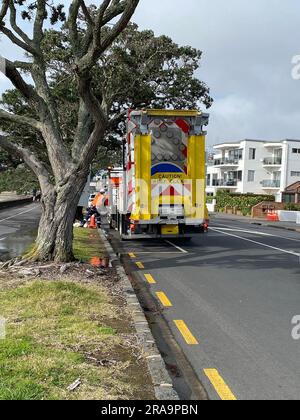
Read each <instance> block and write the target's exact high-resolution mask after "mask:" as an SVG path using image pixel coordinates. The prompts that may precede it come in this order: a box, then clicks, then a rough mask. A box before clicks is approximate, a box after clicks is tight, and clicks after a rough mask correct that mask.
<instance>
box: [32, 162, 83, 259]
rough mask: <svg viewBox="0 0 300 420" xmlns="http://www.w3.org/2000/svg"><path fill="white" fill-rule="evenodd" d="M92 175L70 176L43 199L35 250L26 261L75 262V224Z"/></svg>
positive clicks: (77, 174)
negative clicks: (80, 201)
mask: <svg viewBox="0 0 300 420" xmlns="http://www.w3.org/2000/svg"><path fill="white" fill-rule="evenodd" d="M88 173H89V172H88V171H86V170H85V171H82V172H76V173H73V174H71V175H70V176H69V178H68V179H67V182H66V183H65V184H64V185H63V186H60V187H54V186H52V187H49V186H48V188H47V192H46V193H45V194H43V198H42V216H41V220H40V224H39V231H38V237H37V240H36V244H35V247H34V249H33V251H32V252H30V254H28V255H27V256H26V258H29V259H32V260H34V261H53V260H54V261H56V262H71V261H73V260H74V255H73V223H74V218H75V214H76V209H77V205H78V202H79V200H80V197H81V194H82V192H83V190H84V187H85V184H86V182H87V178H88Z"/></svg>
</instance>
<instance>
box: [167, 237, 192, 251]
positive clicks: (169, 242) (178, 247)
mask: <svg viewBox="0 0 300 420" xmlns="http://www.w3.org/2000/svg"><path fill="white" fill-rule="evenodd" d="M165 242H166V243H167V244H169V245H172V246H173V247H174V248H176V249H178V251H180V252H182V253H183V254H188V251H186V250H185V249H183V248H180V246H178V245H175V244H173V242H171V241H167V240H165Z"/></svg>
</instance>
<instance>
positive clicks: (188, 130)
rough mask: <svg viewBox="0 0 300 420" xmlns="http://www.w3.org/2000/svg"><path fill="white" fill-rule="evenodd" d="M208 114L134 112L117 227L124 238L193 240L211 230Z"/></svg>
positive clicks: (121, 173) (117, 206)
mask: <svg viewBox="0 0 300 420" xmlns="http://www.w3.org/2000/svg"><path fill="white" fill-rule="evenodd" d="M208 120H209V116H208V114H203V113H200V112H198V111H189V110H187V111H185V110H179V111H178V110H174V111H173V110H143V111H130V112H129V113H128V119H127V138H126V144H125V149H124V168H123V169H122V170H121V169H118V170H117V171H116V170H115V171H114V173H113V175H112V176H114V177H116V172H117V173H118V178H119V179H120V183H119V186H118V188H117V189H116V187H115V186H112V187H111V189H112V188H114V194H115V193H116V191H118V193H117V195H118V199H117V200H115V202H116V203H115V206H114V207H115V211H114V212H113V213H115V214H113V215H111V220H112V221H113V226H114V227H116V228H118V229H119V231H120V233H121V235H122V236H123V237H124V238H139V237H140V238H145V237H150V238H158V237H168V238H174V237H175V238H177V237H191V236H193V235H195V234H200V233H202V232H204V231H206V230H207V227H208V212H207V208H206V193H205V175H206V174H205V135H206V132H205V131H204V127H205V126H206V125H207V124H208Z"/></svg>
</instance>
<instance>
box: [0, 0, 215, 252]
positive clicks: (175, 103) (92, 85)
mask: <svg viewBox="0 0 300 420" xmlns="http://www.w3.org/2000/svg"><path fill="white" fill-rule="evenodd" d="M79 3H82V2H79ZM113 3H117V2H113ZM123 3H124V2H123ZM97 11H98V8H97V7H95V6H90V7H88V8H87V9H84V8H82V7H81V8H80V9H79V12H78V13H77V20H76V23H77V37H78V39H79V41H78V42H80V44H84V42H87V40H86V37H87V29H88V27H89V26H88V21H87V17H89V16H90V19H92V20H93V21H96V19H97ZM60 13H63V12H62V9H60ZM58 16H59V12H56V13H54V18H53V19H54V21H55V20H57V19H58ZM25 17H26V16H25ZM29 17H30V16H29ZM61 18H62V19H63V16H61ZM0 30H1V27H0ZM111 30H112V29H111V27H110V26H109V27H107V26H104V27H102V29H101V33H102V37H107V36H109V35H110V33H111ZM72 33H73V32H72V30H71V31H70V18H69V19H68V20H67V22H66V24H64V25H63V26H62V28H59V29H57V28H56V27H51V28H50V29H49V27H48V28H46V29H44V30H43V36H42V40H41V42H40V44H39V48H40V54H41V55H42V56H43V63H44V68H45V69H46V71H45V73H44V74H46V78H47V89H48V92H49V94H50V95H51V101H52V103H53V104H54V106H55V111H56V117H57V121H58V124H57V126H58V127H59V134H60V139H61V142H62V143H63V146H64V149H65V152H66V153H68V155H69V157H68V158H69V159H70V162H71V165H72V163H74V164H75V167H76V164H77V165H78V164H79V162H80V161H81V159H82V156H81V155H82V154H83V153H85V151H86V150H87V144H88V143H89V140H88V139H90V138H91V135H92V133H93V130H94V129H95V121H96V119H95V113H93V112H91V109H90V104H89V107H88V106H87V103H88V102H87V98H85V96H84V95H83V92H82V86H81V83H79V82H80V80H81V78H82V77H83V76H82V75H81V74H80V73H79V74H78V69H77V62H78V59H77V53H76V51H75V47H74V45H75V43H74V40H73V38H72V37H71V35H72ZM201 56H202V52H201V51H198V50H197V49H194V48H192V47H189V46H184V47H181V46H178V45H177V44H176V43H174V42H173V41H172V40H171V39H170V38H168V37H166V36H159V37H155V35H154V33H153V32H152V31H149V30H147V31H139V30H138V27H137V25H135V24H128V26H127V27H126V28H125V29H124V30H123V32H121V33H120V34H119V36H118V37H116V38H114V40H113V41H112V42H111V45H110V46H109V47H107V49H106V50H105V52H103V53H101V54H100V55H99V56H98V57H97V60H96V63H95V64H94V65H93V66H91V67H90V68H89V69H88V84H89V89H90V91H91V97H92V99H93V103H95V104H96V106H98V107H100V108H101V110H102V115H104V116H105V121H103V122H101V127H102V130H101V132H100V135H98V136H97V137H96V138H94V140H93V148H92V151H93V153H92V152H91V153H90V154H89V155H88V159H85V161H84V165H86V166H84V170H85V171H86V172H85V173H87V171H88V168H89V166H90V163H91V162H92V161H93V159H94V161H95V160H96V162H97V164H98V165H99V163H100V166H101V165H102V167H103V165H107V164H108V163H113V162H112V161H110V160H117V159H118V155H119V154H120V153H119V151H120V145H121V143H122V137H123V135H124V131H125V124H124V115H125V113H126V111H127V110H128V109H129V108H141V107H149V108H154V107H158V108H165V107H172V108H189V109H192V108H198V107H199V104H200V103H203V104H204V105H205V106H206V107H209V106H210V105H211V103H212V98H211V97H210V95H209V89H208V87H207V86H206V85H205V83H203V82H201V81H200V80H199V79H198V78H196V77H195V71H196V70H197V69H198V68H199V63H200V59H201ZM16 65H19V66H20V69H21V71H22V75H23V74H25V75H27V74H28V75H31V72H32V70H31V67H30V66H29V67H28V62H26V63H15V66H16ZM35 84H36V83H35ZM30 88H32V87H31V86H30ZM35 89H36V87H35ZM0 105H2V109H4V110H5V111H6V114H5V115H6V118H1V113H0V123H1V126H0V128H2V130H3V131H5V132H6V133H8V134H9V139H10V143H12V144H13V145H18V148H19V149H20V148H21V149H24V150H26V151H27V152H30V154H32V155H34V156H35V159H36V161H38V162H39V164H41V165H42V167H43V168H46V169H47V172H48V174H49V177H48V180H50V181H51V182H50V183H51V185H52V186H53V188H54V191H58V190H59V188H60V183H57V181H56V178H55V174H54V172H53V169H52V161H51V156H50V155H49V146H48V145H47V144H48V143H47V141H45V139H44V135H43V133H42V132H41V130H37V129H36V128H35V127H33V126H32V125H30V124H24V123H23V121H22V123H21V121H20V120H19V119H18V120H16V119H13V118H12V115H14V116H18V117H22V118H23V120H24V119H29V120H30V121H32V120H34V121H41V117H40V108H39V107H36V106H32V99H30V98H27V97H25V96H24V94H23V92H22V91H21V90H20V89H19V88H17V89H14V90H9V91H7V92H6V93H5V94H4V95H3V98H2V102H0ZM0 112H1V110H0ZM7 113H8V114H9V115H7ZM79 137H80V139H79ZM5 140H7V138H5V139H4V140H3V141H5ZM1 144H3V142H2V143H1V141H0V147H1ZM6 150H9V153H10V154H11V153H12V152H13V151H12V149H11V147H10V148H7V147H6ZM50 151H51V149H50ZM6 158H7V157H6ZM20 158H21V161H25V163H26V160H25V154H24V153H17V158H16V159H15V158H14V159H13V162H10V165H13V164H15V166H17V165H18V164H19V163H20ZM27 162H28V160H27ZM56 164H57V163H56ZM81 165H82V166H81V168H83V164H81ZM32 168H33V169H34V167H32V166H31V169H32ZM62 168H63V171H64V166H62ZM96 168H99V166H97V167H96ZM35 173H37V171H36V170H35ZM64 173H65V172H64ZM73 173H74V172H73ZM77 173H78V170H77V172H76V171H75V176H76V175H77ZM85 173H83V175H82V182H83V178H84V177H85ZM39 179H40V178H39ZM73 179H74V178H73ZM85 179H86V178H85ZM77 182H78V180H76V185H77ZM83 183H84V182H83ZM69 189H72V185H69ZM72 194H73V193H71V195H72ZM78 196H79V190H78V193H77V195H76V196H74V197H73V199H72V203H70V205H71V204H72V206H73V207H76V204H77V202H78ZM50 198H51V195H50ZM63 199H68V198H67V197H66V196H64V195H63V194H62V195H61V200H63ZM76 200H77V201H76ZM46 201H47V200H46ZM45 204H47V202H46V203H43V205H45ZM64 211H65V210H64V209H63V208H62V211H60V212H61V214H63V213H64ZM47 214H48V215H49V214H50V215H51V214H53V213H51V209H50V210H47V208H45V217H43V218H42V222H43V223H47V217H48V216H47ZM67 214H68V215H69V216H70V218H71V219H72V217H71V209H70V208H69V207H68V208H67ZM71 221H72V220H71ZM42 222H41V223H42ZM62 223H64V224H65V225H66V223H65V222H63V220H62ZM68 230H69V234H70V235H71V234H72V226H71V224H70V226H69V225H68ZM40 231H41V232H42V233H43V232H44V228H43V227H42V226H41V227H40ZM69 234H68V235H67V236H65V237H62V240H61V242H60V243H61V244H64V243H65V241H68V243H69V244H70V243H71V242H72V237H71V236H69ZM44 238H45V236H44V235H43V234H42V235H39V237H38V241H37V249H36V250H35V253H34V258H42V259H45V258H48V259H51V258H56V259H57V258H58V257H57V255H56V248H57V246H56V244H53V245H54V247H52V248H50V249H51V252H50V253H49V251H48V250H47V249H46V252H45V251H44V250H45V248H44V247H43V246H42V244H43V240H44ZM63 246H64V245H60V247H63ZM39 249H41V250H42V252H40V250H39ZM48 249H49V247H48ZM69 252H71V247H70V246H68V255H69V258H72V255H71V254H70V253H69ZM58 255H61V253H60V252H59V254H58ZM65 255H66V254H63V258H65ZM59 258H60V257H59Z"/></svg>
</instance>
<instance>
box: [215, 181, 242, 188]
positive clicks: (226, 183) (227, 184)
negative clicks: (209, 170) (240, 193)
mask: <svg viewBox="0 0 300 420" xmlns="http://www.w3.org/2000/svg"><path fill="white" fill-rule="evenodd" d="M237 184H238V181H237V180H235V179H232V180H229V181H225V180H224V179H213V180H212V186H213V187H237Z"/></svg>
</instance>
